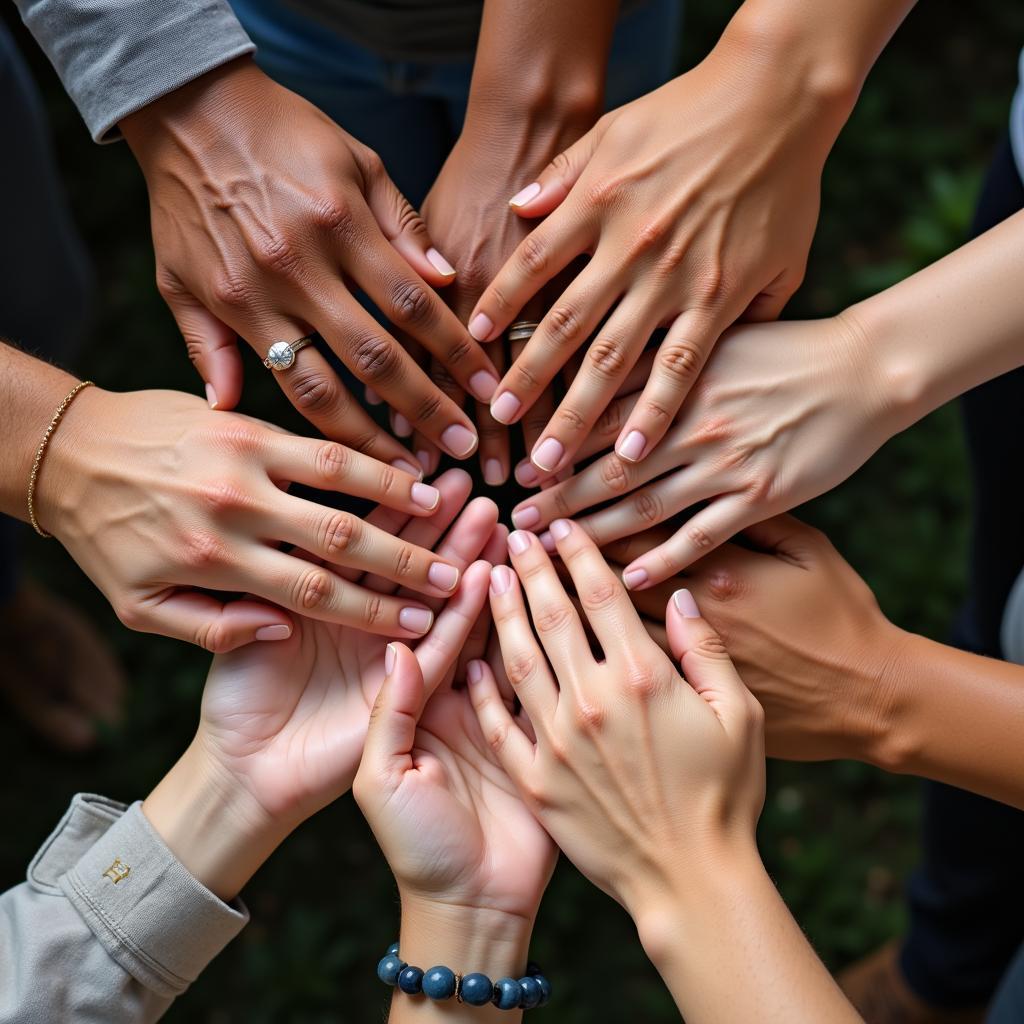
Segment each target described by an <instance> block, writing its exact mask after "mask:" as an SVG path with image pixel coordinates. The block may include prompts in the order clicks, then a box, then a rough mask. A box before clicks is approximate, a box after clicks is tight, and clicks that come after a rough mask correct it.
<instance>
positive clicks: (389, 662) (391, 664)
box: [384, 644, 398, 676]
mask: <svg viewBox="0 0 1024 1024" xmlns="http://www.w3.org/2000/svg"><path fill="white" fill-rule="evenodd" d="M397 657H398V651H397V650H396V648H395V645H394V644H388V645H387V647H385V648H384V675H386V676H389V675H391V673H392V672H394V670H395V659H396V658H397Z"/></svg>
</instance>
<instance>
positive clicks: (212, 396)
mask: <svg viewBox="0 0 1024 1024" xmlns="http://www.w3.org/2000/svg"><path fill="white" fill-rule="evenodd" d="M206 401H207V402H209V403H210V408H211V409H216V408H217V392H216V391H214V389H213V385H212V384H207V385H206Z"/></svg>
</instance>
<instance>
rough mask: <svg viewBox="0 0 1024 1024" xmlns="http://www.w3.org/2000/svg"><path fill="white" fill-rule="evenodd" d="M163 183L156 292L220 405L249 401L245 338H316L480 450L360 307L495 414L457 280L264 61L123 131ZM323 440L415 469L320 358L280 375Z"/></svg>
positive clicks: (194, 90)
mask: <svg viewBox="0 0 1024 1024" xmlns="http://www.w3.org/2000/svg"><path fill="white" fill-rule="evenodd" d="M121 128H122V130H123V131H124V135H125V138H126V139H127V140H128V142H129V144H130V145H131V147H132V151H133V152H134V153H135V155H136V157H137V158H138V160H139V163H140V165H141V167H142V170H143V172H144V173H145V175H146V181H147V184H148V186H149V193H150V202H151V206H152V220H153V241H154V247H155V250H156V258H157V284H158V287H159V288H160V291H161V294H162V295H163V296H164V298H165V299H166V300H167V302H168V304H169V305H170V307H171V310H172V312H173V313H174V316H175V318H176V319H177V321H178V325H179V327H180V328H181V331H182V334H183V335H184V336H185V340H186V341H187V343H188V346H189V351H190V353H191V355H192V358H193V359H194V360H195V362H196V365H197V367H198V369H199V371H200V373H201V374H202V376H203V379H204V380H206V381H207V382H208V383H209V384H210V385H211V386H212V389H213V390H212V392H211V395H210V398H211V402H212V403H214V404H216V405H217V406H218V407H219V408H225V409H230V408H233V407H234V405H235V404H236V402H237V401H238V397H239V394H240V391H241V365H242V364H241V359H240V356H239V354H238V351H237V347H236V344H235V337H236V335H241V336H242V337H244V338H245V339H246V340H247V341H248V342H249V343H250V344H251V345H252V346H253V348H254V349H255V350H256V351H257V353H258V355H259V356H260V358H263V357H264V356H265V355H266V352H267V349H268V348H269V346H270V345H271V344H272V343H273V342H274V341H276V340H285V341H292V340H294V339H297V338H299V337H302V336H304V335H306V334H308V333H309V332H310V330H315V331H318V332H319V333H320V335H321V336H322V337H323V338H324V340H325V341H326V342H327V344H328V345H329V346H330V347H331V349H332V350H333V351H334V352H335V353H336V354H337V355H338V356H339V358H340V359H341V360H342V362H343V363H345V365H346V366H348V368H349V369H350V370H351V371H352V372H353V373H354V374H355V376H356V377H358V378H359V379H360V380H361V381H363V382H364V383H365V384H367V385H370V386H371V387H372V388H373V389H374V390H375V391H376V393H377V394H379V395H380V396H381V398H383V399H384V400H385V401H387V402H389V403H390V404H391V405H392V406H393V407H394V409H395V410H397V411H398V412H399V413H401V414H403V415H404V416H405V417H407V418H408V420H409V421H410V422H411V423H412V424H413V425H414V426H415V427H416V428H417V429H418V430H420V431H421V432H422V433H423V434H424V435H425V436H426V437H429V438H430V439H431V440H432V441H433V442H435V443H436V444H438V445H439V446H440V447H441V448H442V449H444V450H445V451H446V452H448V453H449V454H450V455H453V456H455V457H456V458H460V459H464V458H467V457H468V456H469V455H471V454H472V453H473V452H474V451H475V450H476V446H477V438H476V434H475V432H474V431H473V429H472V425H471V423H470V421H469V419H468V418H467V417H466V415H465V414H464V413H463V412H462V410H461V409H459V408H458V407H457V406H456V405H455V404H454V403H453V402H452V401H451V400H450V399H448V398H447V397H446V396H444V395H443V394H442V393H441V392H440V391H439V390H438V389H437V388H436V387H435V386H434V385H433V384H432V383H431V382H430V381H429V380H428V378H427V377H426V375H425V374H424V373H423V372H422V370H420V368H419V367H418V366H417V365H416V364H415V363H414V362H413V361H412V360H411V359H410V358H409V356H408V355H407V354H406V353H405V351H404V350H403V349H402V347H401V345H399V343H398V342H397V341H396V340H395V339H394V338H393V337H392V336H391V335H389V334H388V333H387V332H386V331H385V330H383V329H382V328H381V327H380V326H379V325H378V324H377V322H376V321H375V320H374V319H373V317H372V316H371V315H370V314H369V313H368V312H367V311H366V310H365V309H363V307H362V306H361V305H360V304H359V301H358V300H357V299H356V297H355V295H353V294H352V291H353V289H363V290H364V291H365V292H366V294H367V295H368V296H369V297H370V298H371V299H372V300H373V301H374V303H376V304H377V306H378V307H379V308H380V309H381V310H382V311H383V312H384V314H385V315H386V316H387V317H389V319H391V320H392V321H393V322H394V323H395V324H397V325H398V326H399V327H400V328H401V329H402V330H405V331H407V332H408V333H409V334H410V335H411V336H412V337H414V338H415V339H417V340H418V341H419V342H421V343H422V344H423V345H424V346H425V347H426V348H427V350H428V351H430V352H432V353H433V354H434V355H436V356H437V357H438V358H439V359H440V360H441V361H442V362H443V363H444V364H445V365H446V366H447V367H449V369H450V371H451V373H452V375H453V376H454V377H455V379H456V380H457V381H458V383H459V384H460V385H461V386H462V387H464V388H466V389H467V390H468V391H470V392H471V393H473V394H475V395H476V396H477V397H478V398H481V399H483V400H487V399H488V398H489V397H490V395H491V394H492V392H493V391H494V387H495V384H496V383H497V378H496V375H495V374H494V371H493V368H492V366H491V364H490V362H489V361H488V360H487V357H486V356H485V355H484V353H483V351H482V350H481V349H480V347H479V346H478V345H477V344H476V343H475V342H474V341H473V340H472V339H471V338H470V337H469V335H468V334H467V333H466V330H465V328H464V327H463V326H462V325H461V324H460V323H459V322H458V320H457V319H456V318H455V316H454V315H453V314H452V313H451V312H450V311H449V310H448V309H447V308H446V307H445V306H444V304H443V303H442V302H441V300H440V299H439V298H438V297H437V295H436V294H435V293H434V291H433V290H432V287H431V286H439V285H443V284H446V283H448V282H449V281H451V280H452V278H453V277H454V271H453V270H452V269H451V267H450V266H449V265H448V263H447V261H446V260H445V259H444V258H443V257H442V256H441V255H440V253H438V252H437V250H436V249H434V248H433V246H432V245H431V243H430V239H429V238H428V237H427V233H426V229H425V228H424V226H423V222H422V221H421V220H420V218H419V216H418V215H417V214H416V213H415V211H414V210H412V208H411V207H410V206H409V204H408V202H407V201H406V200H405V198H404V197H403V196H402V195H401V194H400V193H399V192H398V190H397V189H396V188H395V186H394V183H393V182H392V181H391V179H390V178H389V177H388V176H387V173H386V172H385V170H384V168H383V167H382V166H381V163H380V160H379V159H378V158H377V156H376V155H375V154H374V153H373V152H371V151H370V150H369V149H367V148H366V147H365V146H363V145H361V144H360V143H359V142H357V141H356V140H355V139H353V138H352V137H351V136H350V135H348V134H346V133H345V132H344V131H342V130H341V129H340V128H339V127H338V126H337V125H336V124H334V122H332V121H331V120H330V119H329V118H327V117H326V116H325V115H324V114H322V113H321V112H320V111H319V110H317V109H316V107H314V106H312V105H311V104H309V103H307V102H306V101H305V100H303V99H301V98H300V97H298V96H296V95H295V94H294V93H292V92H290V91H289V90H287V89H284V88H282V87H281V86H278V85H276V84H275V83H274V82H273V81H271V79H269V78H268V77H267V76H266V75H264V74H263V73H262V72H261V71H259V70H258V69H257V67H256V66H255V65H254V64H253V63H252V62H251V61H250V60H247V59H246V60H238V61H233V62H231V63H230V64H227V65H225V66H224V67H222V68H218V69H217V70H215V71H211V72H209V73H208V74H206V75H203V76H202V77H200V78H198V79H196V80H195V81H194V82H191V83H189V84H188V85H186V86H183V87H182V88H180V89H177V90H175V91H174V92H172V93H170V94H168V95H167V96H165V97H163V98H161V99H159V100H156V101H154V102H153V103H151V104H149V105H148V106H147V107H144V108H143V109H142V110H141V111H139V112H138V113H137V114H133V115H131V116H130V117H128V118H126V119H125V120H124V121H123V122H122V123H121ZM275 376H276V377H277V379H278V382H279V383H280V384H281V385H282V387H283V389H284V391H285V393H286V394H287V396H288V398H289V399H290V401H291V402H292V403H293V405H295V407H296V408H297V409H298V410H299V411H300V412H301V413H302V414H303V415H304V416H306V418H307V419H309V420H310V422H311V423H313V424H315V425H316V426H317V427H318V428H319V429H320V430H321V432H322V433H323V434H325V435H326V436H327V437H330V438H333V439H335V440H341V441H344V442H346V443H347V444H350V445H352V446H353V447H355V448H357V449H359V450H360V451H363V452H366V453H368V454H372V455H374V456H375V457H377V458H380V459H382V460H383V461H386V462H390V461H393V460H394V459H398V458H402V457H403V456H404V457H406V458H408V453H406V452H405V449H404V448H402V446H401V445H400V444H398V442H396V441H395V440H394V439H393V438H390V437H388V435H387V434H386V433H385V432H383V431H381V430H379V429H378V428H377V427H376V426H375V425H374V423H373V421H372V420H371V419H370V418H369V417H368V416H367V415H366V414H365V413H364V412H363V410H362V409H361V408H360V407H359V404H358V403H357V402H355V401H353V399H352V396H351V395H349V394H348V393H347V392H346V390H345V389H344V387H343V386H342V385H341V383H340V381H339V380H338V379H337V377H336V376H335V374H334V372H333V371H332V370H331V369H330V367H329V365H328V363H327V362H326V360H325V359H324V357H323V355H321V354H320V353H319V352H318V351H316V349H315V348H312V347H307V348H305V349H303V350H302V351H301V352H300V353H299V354H298V355H297V357H296V361H295V365H294V366H293V367H292V368H291V369H288V370H284V371H283V372H280V373H275Z"/></svg>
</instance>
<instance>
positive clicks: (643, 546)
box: [601, 524, 674, 565]
mask: <svg viewBox="0 0 1024 1024" xmlns="http://www.w3.org/2000/svg"><path fill="white" fill-rule="evenodd" d="M673 533H674V531H673V529H672V528H671V527H670V526H665V525H664V524H659V525H658V526H652V527H651V529H649V530H644V532H643V533H635V534H633V535H632V536H631V537H623V538H621V539H620V540H613V541H611V542H610V543H608V544H604V545H602V546H601V551H602V552H603V554H604V556H605V558H607V559H608V560H609V561H610V562H614V563H615V564H616V565H629V563H630V562H632V561H633V559H634V558H639V557H640V556H641V555H645V554H647V552H648V551H650V550H651V549H652V548H656V547H657V546H658V545H659V544H664V543H665V541H667V540H668V539H669V538H670V537H671V536H672V534H673Z"/></svg>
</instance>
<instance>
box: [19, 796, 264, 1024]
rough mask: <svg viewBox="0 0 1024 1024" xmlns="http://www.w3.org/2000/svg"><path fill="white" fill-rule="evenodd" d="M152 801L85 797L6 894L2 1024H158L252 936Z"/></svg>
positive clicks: (239, 911)
mask: <svg viewBox="0 0 1024 1024" xmlns="http://www.w3.org/2000/svg"><path fill="white" fill-rule="evenodd" d="M247 921H248V913H247V911H246V909H245V907H244V906H243V905H242V904H241V903H240V902H239V901H235V902H234V904H232V905H228V904H226V903H224V902H222V901H221V900H220V899H218V898H217V897H216V896H215V895H214V894H213V893H211V892H210V891H209V890H208V889H206V888H205V887H204V886H203V885H202V884H200V883H199V882H198V881H197V880H196V879H195V878H194V877H193V876H192V875H191V874H189V872H188V871H187V870H186V869H185V867H184V866H183V865H182V864H181V863H180V862H179V861H178V860H176V859H175V857H174V855H173V854H172V853H171V851H170V850H169V849H168V848H167V847H166V846H165V845H164V843H163V841H162V840H161V839H160V837H159V836H158V835H157V833H156V832H155V831H154V830H153V828H152V826H151V825H150V824H149V822H148V821H147V820H146V818H145V816H144V815H143V813H142V805H141V804H133V805H132V806H131V807H129V808H127V809H125V807H124V805H123V804H117V803H114V802H113V801H111V800H106V799H104V798H103V797H98V796H90V795H83V794H80V795H78V796H76V797H75V798H74V800H73V801H72V802H71V806H70V807H69V808H68V811H67V813H66V814H65V815H64V817H63V819H62V820H61V822H60V824H59V825H58V826H57V828H56V829H55V831H54V832H53V834H52V835H51V836H50V838H49V839H47V841H46V842H45V843H44V844H43V846H42V848H41V849H40V850H39V852H38V853H37V854H36V856H35V858H34V859H33V860H32V863H31V864H30V865H29V870H28V879H27V881H26V882H24V883H23V884H21V885H19V886H17V887H16V888H14V889H10V890H8V891H7V892H5V893H3V894H2V895H0V1024H15V1022H17V1024H53V1022H54V1021H75V1024H148V1022H150V1021H155V1020H158V1019H159V1018H160V1017H161V1016H163V1014H164V1012H165V1011H166V1010H167V1008H168V1007H169V1006H170V1005H171V1002H172V1001H173V1000H174V998H175V997H176V996H178V995H180V994H181V993H182V992H184V991H185V989H186V988H187V987H188V986H189V984H190V983H191V982H192V981H194V980H195V979H196V978H197V977H198V976H199V974H200V973H201V972H202V970H203V969H204V968H205V967H206V965H207V964H208V963H209V962H210V961H211V960H212V959H213V958H214V957H215V956H216V955H217V954H218V953H219V952H220V951H221V950H222V949H223V948H224V947H225V946H226V945H227V944H228V943H229V942H230V941H231V940H232V939H233V938H234V937H235V936H236V935H237V934H238V933H239V932H240V931H241V930H242V928H243V927H244V926H245V924H246V922H247Z"/></svg>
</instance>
